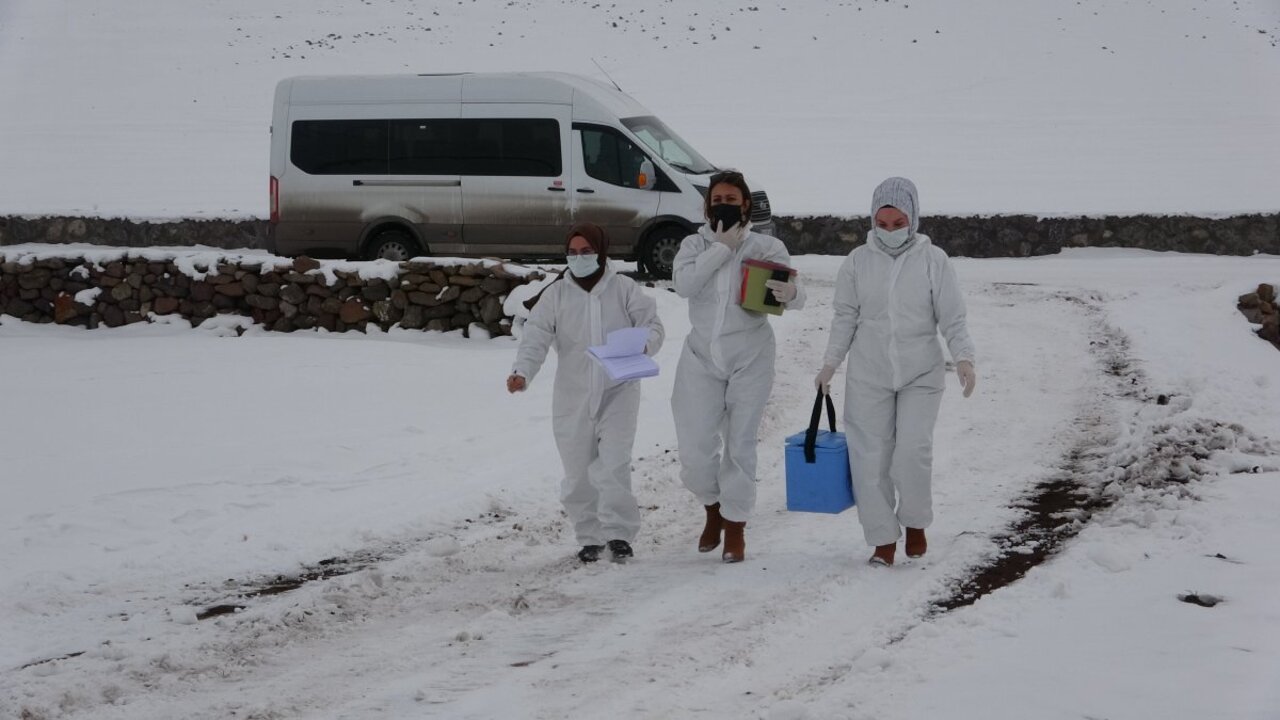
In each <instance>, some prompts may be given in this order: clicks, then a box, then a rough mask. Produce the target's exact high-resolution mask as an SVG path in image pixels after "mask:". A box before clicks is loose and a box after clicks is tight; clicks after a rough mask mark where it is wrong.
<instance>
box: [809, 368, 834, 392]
mask: <svg viewBox="0 0 1280 720" xmlns="http://www.w3.org/2000/svg"><path fill="white" fill-rule="evenodd" d="M835 376H836V369H835V368H833V367H831V366H830V365H824V366H822V369H821V370H819V371H818V376H817V377H815V378H814V379H813V385H814V387H816V388H818V390H820V391H822V394H823V395H830V394H831V378H833V377H835Z"/></svg>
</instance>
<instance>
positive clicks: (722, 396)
mask: <svg viewBox="0 0 1280 720" xmlns="http://www.w3.org/2000/svg"><path fill="white" fill-rule="evenodd" d="M710 183H711V184H710V188H709V189H708V191H707V198H706V206H705V212H706V216H707V224H705V225H703V226H702V227H701V228H699V229H698V232H697V233H696V234H694V235H690V236H689V237H687V238H685V239H684V241H683V242H682V243H681V245H680V252H678V253H677V254H676V259H675V263H674V270H673V272H672V278H673V280H674V282H675V290H676V294H678V295H679V296H680V297H683V298H688V300H689V320H690V321H691V323H692V325H693V327H692V329H690V331H689V335H688V338H687V339H686V340H685V343H684V350H683V352H682V353H681V354H680V363H679V365H678V366H677V368H676V378H675V388H674V391H673V393H672V396H671V409H672V412H673V414H674V416H675V423H676V439H677V441H678V442H679V445H680V478H681V480H682V481H683V482H684V485H685V487H687V488H689V490H690V491H691V492H693V494H694V495H695V496H696V497H697V498H698V501H699V502H701V503H702V504H703V506H704V507H705V509H706V525H705V526H704V527H703V530H702V535H701V536H700V537H699V538H698V550H699V552H711V551H712V550H714V549H716V547H717V546H719V545H720V540H721V533H722V532H723V534H724V552H723V554H722V559H723V560H724V561H725V562H741V561H742V559H743V558H744V556H745V552H746V541H745V539H744V537H743V533H744V529H745V527H746V522H747V518H748V517H750V515H751V511H752V510H753V509H754V508H755V503H756V432H757V430H758V429H759V427H760V419H761V417H762V416H763V415H764V406H765V403H766V402H767V401H768V400H769V391H770V390H771V389H772V388H773V363H774V349H775V348H774V340H773V329H772V328H771V327H770V326H769V321H768V315H765V314H763V313H758V312H752V311H749V310H745V309H743V308H742V306H740V305H739V304H738V296H739V292H740V289H741V285H742V263H743V261H744V260H750V259H755V260H766V261H770V262H775V263H779V264H783V265H787V264H789V263H790V260H791V257H790V255H789V254H788V253H787V249H786V247H785V246H784V245H783V244H782V242H781V241H780V240H778V239H777V238H773V237H769V236H768V235H761V234H759V233H754V232H751V223H750V221H749V218H750V217H751V190H750V189H749V188H748V187H747V183H746V180H744V179H743V177H742V174H741V173H738V172H733V171H727V172H721V173H717V174H716V175H713V176H712V177H711V180H710ZM766 285H767V286H768V287H769V289H770V290H771V291H772V292H773V294H774V297H775V298H776V299H777V300H779V301H781V302H782V303H783V304H784V305H785V306H786V307H788V308H800V307H802V306H803V305H804V300H805V295H804V292H803V291H802V290H801V289H800V287H799V286H798V285H797V284H796V283H795V282H784V281H779V280H770V281H768V283H766Z"/></svg>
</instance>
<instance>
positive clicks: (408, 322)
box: [400, 305, 426, 330]
mask: <svg viewBox="0 0 1280 720" xmlns="http://www.w3.org/2000/svg"><path fill="white" fill-rule="evenodd" d="M424 324H426V318H424V317H423V316H422V308H421V307H420V306H418V305H410V306H408V307H406V308H405V309H404V316H403V317H401V318H400V327H402V328H408V329H410V330H418V329H421V328H422V326H423V325H424Z"/></svg>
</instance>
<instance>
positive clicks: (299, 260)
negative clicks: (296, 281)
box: [293, 255, 320, 273]
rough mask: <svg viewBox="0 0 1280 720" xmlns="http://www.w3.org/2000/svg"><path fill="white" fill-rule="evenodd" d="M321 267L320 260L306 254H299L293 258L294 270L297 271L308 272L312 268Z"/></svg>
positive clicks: (317, 268)
mask: <svg viewBox="0 0 1280 720" xmlns="http://www.w3.org/2000/svg"><path fill="white" fill-rule="evenodd" d="M319 269H320V261H319V260H316V259H314V258H310V257H307V256H306V255H299V256H298V257H296V258H294V260H293V271H294V272H295V273H308V272H311V271H312V270H319Z"/></svg>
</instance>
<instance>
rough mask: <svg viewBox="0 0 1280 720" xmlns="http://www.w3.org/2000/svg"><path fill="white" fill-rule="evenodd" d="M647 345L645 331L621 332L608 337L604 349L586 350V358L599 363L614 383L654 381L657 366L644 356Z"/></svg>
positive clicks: (647, 333) (647, 332)
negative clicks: (652, 378) (651, 379)
mask: <svg viewBox="0 0 1280 720" xmlns="http://www.w3.org/2000/svg"><path fill="white" fill-rule="evenodd" d="M648 342H649V329H648V328H622V329H621V330H614V331H613V332H611V333H609V334H608V335H607V336H606V337H605V339H604V345H594V346H592V347H589V348H587V354H588V355H590V356H591V357H592V359H594V360H595V361H596V362H598V363H600V365H601V366H603V367H604V371H605V372H606V373H608V374H609V378H610V379H612V380H614V381H615V382H622V381H624V380H635V379H637V378H644V377H653V376H655V375H657V374H658V363H656V362H654V361H653V358H651V357H649V356H648V355H645V354H644V346H645V345H646V344H647V343H648Z"/></svg>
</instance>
